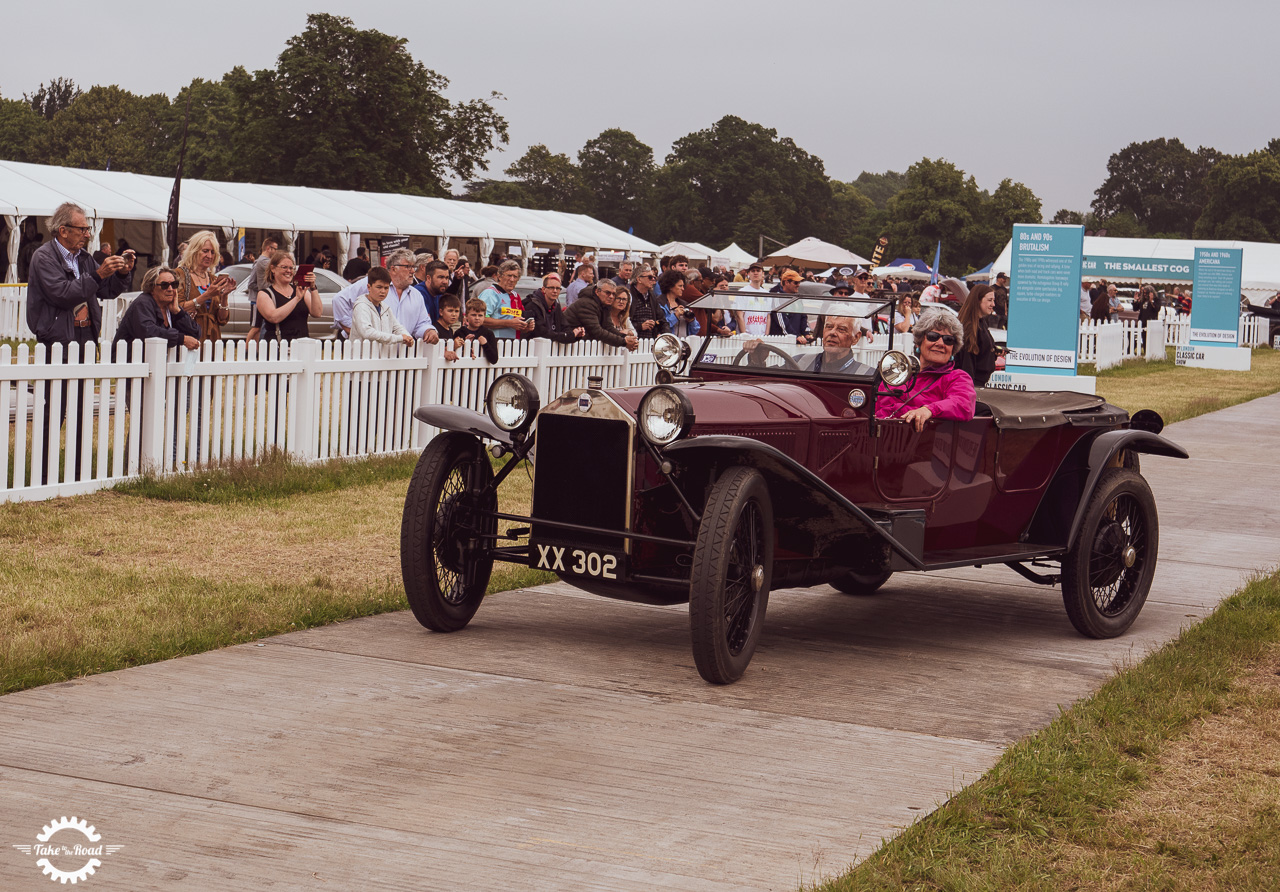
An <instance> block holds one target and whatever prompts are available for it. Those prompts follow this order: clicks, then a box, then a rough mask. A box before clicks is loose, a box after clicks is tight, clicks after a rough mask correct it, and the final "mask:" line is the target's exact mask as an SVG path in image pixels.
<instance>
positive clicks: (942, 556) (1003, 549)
mask: <svg viewBox="0 0 1280 892" xmlns="http://www.w3.org/2000/svg"><path fill="white" fill-rule="evenodd" d="M1010 548H1011V546H1009V545H1007V544H1004V545H984V546H980V547H977V548H952V549H948V550H946V551H928V552H925V555H924V569H925V570H950V569H953V568H955V567H981V566H982V565H983V564H1019V563H1021V562H1023V561H1034V560H1038V559H1040V558H1054V557H1060V556H1061V555H1063V554H1065V553H1066V551H1067V550H1066V549H1065V548H1063V547H1062V546H1061V545H1035V544H1032V543H1029V542H1028V543H1026V544H1023V545H1019V546H1014V547H1013V549H1014V550H1012V551H1011V550H1010ZM1014 569H1015V570H1016V569H1018V568H1017V567H1014Z"/></svg>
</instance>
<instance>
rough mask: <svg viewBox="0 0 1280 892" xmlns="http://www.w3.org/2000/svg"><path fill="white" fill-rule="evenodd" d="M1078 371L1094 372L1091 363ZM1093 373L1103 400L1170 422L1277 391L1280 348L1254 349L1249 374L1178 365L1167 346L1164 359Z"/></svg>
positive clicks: (1129, 362)
mask: <svg viewBox="0 0 1280 892" xmlns="http://www.w3.org/2000/svg"><path fill="white" fill-rule="evenodd" d="M1080 374H1082V375H1093V374H1095V372H1094V370H1093V366H1092V365H1082V366H1081V367H1080ZM1096 375H1097V379H1098V381H1097V389H1098V394H1099V395H1100V396H1104V397H1106V398H1107V402H1109V403H1111V404H1112V405H1116V406H1120V407H1121V408H1124V409H1128V410H1129V411H1130V412H1136V411H1137V410H1138V409H1154V410H1155V411H1157V412H1159V413H1160V416H1161V417H1162V418H1164V420H1165V423H1166V424H1173V423H1174V422H1175V421H1185V420H1186V419H1188V418H1194V417H1196V416H1197V415H1204V414H1205V413H1206V412H1215V411H1217V410H1218V409H1225V408H1226V407H1227V406H1234V405H1236V404H1238V403H1244V402H1248V401H1249V400H1252V399H1257V398H1258V397H1260V396H1266V395H1267V394H1269V393H1275V392H1277V391H1280V350H1272V349H1271V348H1269V347H1259V348H1257V349H1255V350H1254V351H1253V365H1252V368H1251V370H1250V371H1247V372H1228V371H1224V370H1222V369H1193V368H1187V367H1186V366H1176V365H1174V364H1173V350H1172V348H1170V350H1169V360H1168V361H1167V362H1146V361H1145V360H1141V359H1131V360H1127V361H1126V362H1124V363H1123V364H1121V365H1119V366H1116V367H1114V368H1110V369H1104V370H1103V371H1101V372H1097V373H1096Z"/></svg>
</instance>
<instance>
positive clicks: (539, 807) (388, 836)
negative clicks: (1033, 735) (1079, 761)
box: [0, 395, 1280, 890]
mask: <svg viewBox="0 0 1280 892" xmlns="http://www.w3.org/2000/svg"><path fill="white" fill-rule="evenodd" d="M1168 434H1169V436H1170V437H1171V438H1173V439H1174V440H1175V441H1177V442H1179V443H1182V444H1183V445H1184V446H1186V447H1187V448H1188V449H1189V450H1190V451H1191V453H1192V455H1193V459H1192V461H1190V462H1176V461H1173V460H1168V459H1159V458H1147V457H1144V459H1143V470H1144V473H1145V474H1146V475H1147V477H1148V479H1149V480H1150V481H1151V483H1152V486H1153V487H1154V489H1155V491H1156V497H1157V503H1158V506H1159V511H1160V518H1161V527H1162V529H1161V539H1162V541H1161V546H1162V547H1161V557H1160V565H1159V569H1158V572H1157V576H1156V582H1155V587H1154V589H1153V592H1152V596H1151V599H1150V601H1149V602H1148V604H1147V607H1146V608H1145V610H1144V611H1143V613H1142V615H1141V617H1140V618H1139V620H1138V622H1137V623H1136V624H1135V626H1134V628H1133V630H1132V631H1131V632H1130V634H1129V635H1127V636H1125V637H1123V638H1120V639H1117V640H1113V641H1103V642H1098V641H1090V640H1087V639H1084V638H1082V637H1080V636H1079V635H1077V634H1076V633H1075V631H1074V630H1073V629H1072V628H1071V625H1070V623H1069V622H1068V621H1067V618H1066V615H1065V613H1064V611H1063V609H1062V605H1061V599H1060V596H1059V593H1058V590H1057V589H1045V588H1041V587H1038V586H1033V585H1031V584H1029V583H1027V582H1025V581H1024V580H1022V579H1021V577H1019V576H1017V575H1016V574H1014V573H1013V572H1011V571H1008V570H1005V569H1004V568H999V569H987V570H956V571H951V572H948V573H945V574H933V575H928V576H925V575H918V574H902V575H899V576H896V577H894V579H893V580H891V581H890V583H889V584H888V585H887V586H886V589H885V592H884V594H882V595H880V596H877V597H874V598H851V597H848V596H844V595H840V594H837V593H835V592H834V591H832V590H830V589H823V590H820V591H810V592H801V591H784V592H779V593H775V594H774V595H773V596H772V598H771V601H770V605H769V615H768V619H767V625H766V631H765V637H764V641H763V643H762V646H761V648H760V650H759V651H758V652H757V654H756V658H755V661H754V662H753V663H752V666H751V668H750V670H749V671H748V673H747V675H746V677H745V678H744V679H743V681H741V682H740V683H738V684H736V685H733V686H730V687H727V688H717V687H712V686H710V685H706V684H704V683H703V682H702V681H701V680H700V679H699V678H698V677H697V674H696V672H695V670H694V668H693V661H692V658H691V656H690V653H689V641H688V619H687V614H686V611H685V610H684V608H683V607H673V608H668V607H648V606H643V605H635V604H627V603H621V602H614V601H609V600H605V599H599V598H594V597H591V596H588V595H583V594H581V593H579V592H577V591H576V590H574V589H572V588H570V587H568V586H563V585H559V584H557V585H550V586H543V587H540V588H537V589H532V590H527V591H519V592H509V593H505V594H502V595H497V596H494V597H492V598H491V599H490V600H489V601H488V602H486V604H485V605H484V606H483V607H482V608H481V611H480V613H479V614H478V615H477V617H476V619H475V621H474V622H473V623H472V625H471V627H470V628H469V629H467V630H466V631H465V632H463V633H460V634H455V635H432V634H431V633H428V632H426V631H425V630H423V629H422V628H420V627H419V626H418V625H417V623H416V622H414V620H413V618H412V617H411V616H410V615H409V614H408V613H397V614H388V615H384V616H378V617H371V618H368V619H363V620H357V621H353V622H348V623H343V624H341V625H337V626H330V627H326V628H321V629H314V630H309V631H305V632H298V633H294V634H290V635H284V636H281V637H278V638H273V639H270V640H268V641H266V642H262V643H260V644H249V645H243V646H238V647H231V648H227V649H224V650H220V651H216V652H213V653H207V654H201V655H198V656H194V657H188V658H184V659H180V660H171V661H168V662H165V663H159V664H155V665H151V666H142V667H139V668H136V669H129V670H125V671H121V672H114V673H110V674H106V675H99V676H95V677H91V678H87V679H82V680H79V681H74V682H68V683H65V684H58V685H49V686H47V687H43V688H38V689H35V690H32V691H25V692H22V693H18V694H12V695H10V696H7V697H4V698H0V837H2V839H0V843H3V851H2V852H0V889H5V890H22V889H47V888H49V882H50V880H49V879H48V878H46V877H44V876H42V875H41V873H40V870H39V868H37V867H35V866H34V862H35V859H36V856H34V855H25V854H23V853H21V852H20V851H18V850H16V849H14V848H12V845H13V844H17V843H24V844H30V843H32V842H34V836H35V834H36V833H37V832H38V831H39V829H40V828H41V827H42V826H43V825H45V824H46V823H48V822H49V821H51V820H53V819H54V818H57V817H61V816H63V815H67V816H70V815H76V816H79V817H83V818H86V819H87V820H88V821H89V823H91V824H94V825H95V826H96V827H97V829H98V832H99V833H101V834H102V837H103V841H104V842H105V843H109V844H114V845H123V846H124V848H123V849H122V850H121V851H119V852H117V853H115V854H112V855H107V856H105V857H104V858H103V859H102V860H103V861H104V863H103V866H102V867H100V868H99V869H98V872H97V874H96V875H94V876H93V877H90V878H89V879H88V880H87V881H86V882H87V883H88V884H89V887H90V888H91V889H103V890H106V889H128V890H143V889H164V890H168V889H200V890H207V889H219V890H236V889H255V890H256V889H364V888H378V889H412V890H423V889H470V888H477V889H478V888H484V889H502V888H509V889H535V890H543V889H545V890H564V889H587V890H597V889H598V890H606V889H607V890H648V889H654V888H668V889H680V890H702V889H706V890H728V889H735V890H736V889H779V890H786V889H794V888H796V887H797V886H798V885H799V884H800V883H802V882H809V881H813V880H815V879H818V878H820V877H822V876H826V875H830V874H833V873H837V872H839V871H841V870H843V869H844V868H845V867H847V866H848V865H849V864H850V863H852V862H854V861H856V860H857V859H858V858H860V857H863V856H865V855H866V854H868V853H869V852H871V851H872V850H873V849H874V848H875V847H876V846H877V845H878V844H879V842H880V841H881V839H883V838H885V837H887V836H890V835H892V834H893V833H894V832H896V831H897V830H898V829H900V828H902V827H904V826H906V825H908V824H910V823H911V822H912V821H913V820H915V819H916V818H918V817H920V816H921V815H924V814H926V813H928V812H929V811H930V810H931V809H932V808H934V807H936V806H937V805H938V804H940V803H941V802H943V801H945V800H946V798H947V797H948V795H949V794H951V793H952V792H954V791H955V790H957V789H959V788H960V787H961V786H963V785H964V784H966V783H968V782H970V781H972V780H973V779H975V778H977V777H978V776H979V775H981V774H982V773H983V772H984V771H985V770H987V769H988V768H989V767H990V766H991V765H992V764H993V763H994V762H995V761H996V759H997V758H998V757H999V756H1000V753H1001V752H1002V751H1003V749H1004V748H1005V747H1006V746H1007V745H1009V744H1010V743H1011V742H1013V741H1015V740H1017V739H1018V738H1020V737H1021V736H1023V735H1025V734H1027V733H1029V732H1031V731H1034V730H1036V729H1037V728H1040V727H1042V726H1043V725H1044V724H1046V723H1047V722H1049V721H1051V720H1052V719H1053V718H1054V716H1056V715H1057V713H1058V710H1059V708H1060V707H1063V706H1067V705H1069V704H1070V703H1072V702H1073V701H1074V700H1076V699H1078V698H1079V697H1081V696H1084V695H1087V694H1088V693H1090V692H1092V691H1093V690H1095V689H1096V688H1097V687H1098V686H1099V685H1100V684H1101V683H1102V681H1104V680H1105V679H1106V678H1107V677H1108V676H1109V675H1110V674H1111V673H1112V672H1113V671H1114V669H1115V667H1116V666H1118V665H1121V664H1123V663H1125V662H1127V661H1133V660H1137V659H1140V658H1141V657H1142V656H1143V655H1144V654H1145V653H1146V652H1147V651H1148V650H1149V649H1151V648H1153V647H1155V646H1158V645H1160V644H1161V643H1163V642H1165V641H1168V640H1169V639H1171V638H1172V637H1174V636H1175V635H1177V633H1178V631H1179V630H1180V629H1181V628H1183V627H1184V626H1185V625H1186V624H1187V623H1189V622H1191V621H1193V620H1194V619H1195V618H1197V617H1200V616H1202V615H1204V614H1205V613H1207V612H1208V611H1210V610H1212V608H1213V606H1214V605H1215V604H1216V603H1217V602H1218V600H1220V598H1221V597H1222V596H1224V595H1226V594H1228V593H1230V592H1231V591H1232V590H1234V589H1235V588H1236V587H1238V586H1239V584H1240V583H1241V582H1242V581H1243V579H1244V578H1245V577H1246V576H1247V575H1248V572H1249V571H1251V570H1253V569H1254V568H1261V567H1266V566H1268V565H1272V564H1274V563H1275V562H1276V561H1277V559H1278V558H1277V555H1280V510H1278V509H1277V507H1276V502H1275V498H1274V494H1275V493H1276V491H1277V487H1276V485H1275V483H1274V482H1273V480H1272V475H1273V474H1274V473H1275V465H1274V456H1276V455H1278V454H1280V395H1277V396H1272V397H1267V398H1264V399H1261V400H1255V401H1254V402H1252V403H1248V404H1246V405H1243V406H1237V407H1233V408H1231V409H1226V410H1223V411H1221V412H1217V413H1214V414H1213V415H1209V416H1203V417H1201V418H1198V419H1194V420H1192V421H1188V422H1183V423H1182V424H1178V425H1175V426H1173V427H1171V428H1170V429H1169V431H1168ZM60 841H61V840H60Z"/></svg>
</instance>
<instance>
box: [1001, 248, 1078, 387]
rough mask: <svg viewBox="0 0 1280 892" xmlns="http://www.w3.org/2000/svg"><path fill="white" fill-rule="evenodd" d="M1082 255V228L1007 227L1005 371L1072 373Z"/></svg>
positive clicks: (1051, 373)
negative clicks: (1010, 256)
mask: <svg viewBox="0 0 1280 892" xmlns="http://www.w3.org/2000/svg"><path fill="white" fill-rule="evenodd" d="M1083 256H1084V227H1083V226H1065V225H1054V224H1041V225H1035V226H1029V225H1024V224H1021V223H1019V224H1017V225H1016V226H1014V227H1013V262H1012V266H1011V268H1010V270H1009V276H1010V283H1009V353H1008V356H1007V357H1006V359H1005V362H1006V363H1007V370H1008V371H1009V372H1036V373H1039V374H1042V375H1074V374H1075V373H1076V351H1077V350H1078V349H1079V346H1080V264H1081V262H1082V259H1083Z"/></svg>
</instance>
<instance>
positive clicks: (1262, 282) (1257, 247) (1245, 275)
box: [991, 235, 1280, 303]
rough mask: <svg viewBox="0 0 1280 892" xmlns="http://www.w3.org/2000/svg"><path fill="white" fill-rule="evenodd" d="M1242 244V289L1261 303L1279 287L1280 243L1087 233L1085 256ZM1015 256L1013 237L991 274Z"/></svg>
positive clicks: (1170, 256) (1169, 253) (1187, 254)
mask: <svg viewBox="0 0 1280 892" xmlns="http://www.w3.org/2000/svg"><path fill="white" fill-rule="evenodd" d="M1197 246H1199V247H1201V248H1242V249H1243V250H1244V253H1243V254H1242V255H1241V262H1242V270H1241V277H1240V284H1241V290H1242V291H1243V292H1244V294H1245V295H1246V296H1247V297H1248V298H1249V299H1250V300H1251V301H1252V302H1253V303H1260V302H1261V300H1264V299H1266V298H1268V297H1270V296H1271V295H1273V294H1275V293H1276V292H1277V291H1280V245H1277V244H1272V243H1270V242H1235V241H1216V240H1210V239H1169V238H1111V237H1110V236H1102V237H1099V236H1093V235H1086V236H1085V237H1084V256H1085V257H1088V258H1103V257H1123V258H1133V259H1153V260H1154V259H1159V260H1187V261H1190V260H1192V259H1194V254H1195V248H1196V247H1197ZM1012 256H1013V240H1012V239H1010V241H1009V243H1008V244H1006V245H1005V246H1004V250H1003V251H1001V252H1000V256H999V257H997V258H996V260H995V262H994V263H992V264H991V275H992V276H994V275H995V274H996V273H1001V272H1003V273H1007V272H1010V266H1011V265H1012ZM1105 278H1107V279H1108V280H1110V281H1112V282H1120V283H1124V282H1135V283H1136V282H1139V281H1141V282H1149V283H1152V284H1162V283H1163V284H1170V283H1171V284H1186V283H1187V281H1188V280H1187V279H1185V278H1183V279H1172V278H1167V279H1162V278H1160V277H1158V276H1157V277H1152V278H1143V279H1137V278H1125V277H1123V276H1116V275H1109V274H1108V275H1105Z"/></svg>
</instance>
